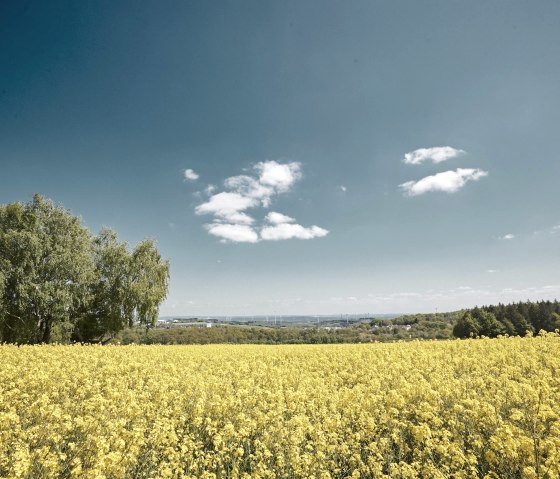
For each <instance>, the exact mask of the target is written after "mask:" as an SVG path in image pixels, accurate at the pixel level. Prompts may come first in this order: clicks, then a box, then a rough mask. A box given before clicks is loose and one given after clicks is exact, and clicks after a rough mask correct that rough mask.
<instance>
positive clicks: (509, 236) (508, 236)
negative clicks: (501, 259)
mask: <svg viewBox="0 0 560 479" xmlns="http://www.w3.org/2000/svg"><path fill="white" fill-rule="evenodd" d="M514 238H515V235H514V234H511V233H508V234H507V235H504V236H501V237H500V239H502V240H512V239H514Z"/></svg>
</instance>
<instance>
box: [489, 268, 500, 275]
mask: <svg viewBox="0 0 560 479" xmlns="http://www.w3.org/2000/svg"><path fill="white" fill-rule="evenodd" d="M486 272H487V273H490V274H494V273H499V272H500V270H497V269H487V270H486Z"/></svg>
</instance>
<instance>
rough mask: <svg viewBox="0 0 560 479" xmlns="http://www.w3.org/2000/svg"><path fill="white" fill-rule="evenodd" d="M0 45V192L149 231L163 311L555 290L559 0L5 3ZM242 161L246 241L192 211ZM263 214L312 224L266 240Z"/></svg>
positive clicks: (444, 305) (465, 301)
mask: <svg viewBox="0 0 560 479" xmlns="http://www.w3.org/2000/svg"><path fill="white" fill-rule="evenodd" d="M0 45H2V48H0V166H1V169H0V202H2V203H6V202H13V201H26V200H28V199H30V197H31V195H32V194H33V193H34V192H39V193H42V194H44V195H46V196H49V197H51V198H53V199H54V200H55V201H57V202H60V203H62V204H64V205H65V206H66V207H68V208H70V209H71V210H72V211H73V212H74V213H76V214H79V215H81V216H82V217H83V219H84V222H85V223H86V224H87V226H88V227H90V228H91V229H92V230H93V231H97V230H99V228H100V227H101V226H102V225H108V226H111V227H113V228H115V229H116V230H117V231H118V232H119V234H120V236H121V238H123V239H126V240H128V241H129V242H131V243H135V242H137V241H138V240H140V239H142V238H144V237H152V238H156V239H157V240H158V244H159V248H160V250H161V252H162V253H163V255H164V256H165V257H167V258H169V259H170V260H171V285H170V293H169V298H168V300H167V301H166V302H165V304H164V305H163V307H162V310H161V313H162V314H164V315H167V314H177V315H178V314H182V315H191V314H192V315H206V314H208V315H211V314H225V315H237V314H330V313H333V314H338V313H365V312H370V313H386V312H414V311H433V310H434V309H435V308H439V310H440V311H442V310H449V309H456V308H460V307H463V306H470V305H474V304H483V303H484V304H487V303H493V302H497V301H504V302H505V301H511V300H525V299H538V298H554V297H558V298H560V278H559V276H558V271H559V270H560V268H559V267H560V254H559V253H560V227H558V225H560V211H559V206H560V186H559V185H560V153H559V152H560V134H559V126H560V2H558V1H537V2H530V1H507V2H506V1H464V2H459V1H447V0H445V1H443V0H442V1H423V2H416V1H408V2H405V1H398V2H393V1H385V2H381V1H310V0H306V1H301V0H298V1H282V2H272V1H263V0H258V1H257V0H255V1H249V0H243V1H220V2H218V1H215V2H207V1H202V0H201V1H174V2H173V1H170V2H167V1H165V2H143V1H134V2H115V1H100V2H76V1H57V0H53V1H49V2H41V1H3V2H1V3H0ZM442 146H450V147H453V148H455V149H457V150H463V151H464V152H465V153H462V154H458V155H457V156H455V157H453V158H449V159H447V161H441V162H439V163H434V162H433V161H430V157H429V156H430V155H429V154H427V155H424V156H425V157H426V161H423V162H421V164H415V165H413V164H407V163H405V162H404V161H403V159H404V157H405V154H406V153H408V152H412V151H414V150H417V149H419V148H432V147H442ZM271 161H276V162H277V163H278V164H280V165H287V164H292V165H296V166H294V168H295V170H294V171H293V172H294V173H296V174H295V175H294V177H293V178H292V180H293V181H292V180H290V181H288V182H284V183H283V184H282V185H283V186H282V185H281V187H279V186H278V184H275V185H272V183H271V182H270V181H269V182H268V183H267V182H266V181H265V180H262V178H261V179H260V180H259V175H260V172H261V170H262V169H263V167H264V166H263V165H271V164H272V163H267V162H271ZM259 165H260V166H259ZM259 168H260V170H259ZM458 168H462V169H463V170H460V172H461V171H462V176H463V178H467V179H468V177H473V175H474V177H475V178H478V179H472V180H471V181H466V182H464V184H461V182H457V180H458V175H457V169H458ZM186 169H192V170H193V171H194V172H196V173H197V175H198V176H199V177H198V179H196V180H188V179H187V178H185V176H184V171H185V170H186ZM296 170H297V171H296ZM465 170H469V171H466V172H465ZM449 171H451V172H454V173H447V174H446V175H444V176H441V175H440V176H438V177H436V178H431V179H428V180H424V182H423V183H420V184H417V185H415V186H414V185H412V184H410V183H408V185H409V186H410V187H411V188H416V189H413V190H410V192H412V193H414V192H416V193H421V194H416V195H410V194H407V191H406V189H405V188H404V187H400V186H399V185H403V184H405V183H407V182H417V181H419V180H421V179H422V178H426V177H429V176H434V175H437V174H438V173H445V172H449ZM280 173H281V172H280ZM485 173H487V174H486V175H484V174H485ZM237 175H248V176H250V177H252V178H253V179H254V182H253V186H255V185H257V186H259V185H260V186H263V185H264V186H268V187H269V188H272V191H271V190H269V191H268V193H266V194H264V196H263V195H262V194H261V196H258V195H257V200H256V201H257V202H260V203H259V205H256V206H252V207H251V208H248V209H246V210H236V212H244V213H245V214H249V215H250V216H251V217H252V218H253V219H254V224H253V225H251V226H246V227H245V229H244V231H245V233H246V232H247V228H252V230H253V231H254V232H255V235H256V236H253V239H255V238H256V239H255V242H252V243H248V242H234V241H226V242H221V241H220V238H219V237H217V236H213V235H211V234H209V229H211V228H212V226H205V225H212V224H214V226H216V225H218V224H219V225H223V224H224V223H228V224H231V223H235V221H233V220H232V218H231V214H230V215H229V217H228V216H227V215H226V216H224V215H222V216H219V215H218V216H216V215H213V214H196V211H195V210H196V208H197V206H200V205H202V204H204V203H206V202H208V201H209V200H211V198H210V196H209V195H208V194H207V193H205V191H204V190H205V188H206V187H207V186H208V185H215V187H216V190H215V191H214V192H213V194H214V195H215V194H218V193H220V192H224V191H230V192H232V191H233V192H235V191H239V189H235V188H232V187H231V186H230V188H229V189H228V188H226V187H225V186H224V181H225V180H226V179H227V178H230V177H232V176H237ZM245 181H248V180H245ZM263 181H264V183H263ZM342 186H343V187H344V190H345V191H343V188H342ZM438 188H439V189H441V188H443V189H446V190H447V191H430V190H434V189H436V190H437V189H438ZM410 192H409V193H410ZM247 194H248V193H247V191H245V192H244V193H242V194H241V196H242V197H244V198H246V197H247ZM244 195H245V196H244ZM263 198H265V199H267V200H268V202H269V203H270V205H269V206H268V207H263V206H262V199H263ZM265 203H266V202H265ZM271 211H273V212H279V213H282V214H285V215H288V216H290V217H293V218H294V219H295V222H294V223H292V224H296V223H297V224H300V225H302V228H301V229H299V230H298V231H299V234H300V235H301V234H303V235H305V234H307V233H305V232H306V231H307V232H309V230H304V229H303V228H309V227H311V226H313V225H316V226H318V227H319V228H322V230H326V231H328V234H326V235H324V232H323V233H322V234H323V235H322V237H316V238H313V239H286V240H278V241H272V240H265V239H263V233H262V232H261V229H262V228H263V227H264V226H265V223H266V221H265V220H264V217H265V215H266V214H267V213H269V212H271ZM198 212H200V209H199V210H198ZM230 213H231V211H230ZM555 227H556V228H555ZM290 228H291V227H290ZM298 228H299V227H298ZM322 230H321V231H322ZM290 231H293V230H290ZM314 231H315V232H317V231H319V230H314ZM302 232H303V233H302ZM259 234H260V236H259ZM506 235H509V236H506ZM273 236H274V235H273ZM311 236H314V235H313V234H311ZM317 236H321V235H317ZM508 238H509V239H508Z"/></svg>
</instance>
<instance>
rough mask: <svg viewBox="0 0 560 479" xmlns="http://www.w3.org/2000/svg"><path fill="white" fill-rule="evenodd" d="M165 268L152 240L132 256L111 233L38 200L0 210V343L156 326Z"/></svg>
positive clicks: (92, 337)
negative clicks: (91, 228) (94, 228)
mask: <svg viewBox="0 0 560 479" xmlns="http://www.w3.org/2000/svg"><path fill="white" fill-rule="evenodd" d="M168 279H169V263H168V262H167V261H165V260H163V259H162V257H161V256H160V254H159V252H158V251H157V249H156V246H155V242H154V241H152V240H145V241H142V242H140V243H139V244H138V245H137V246H136V247H135V248H134V249H133V250H132V251H131V250H130V248H129V247H128V245H127V244H126V243H125V242H121V241H119V240H118V238H117V235H116V233H115V232H113V231H111V230H110V229H103V230H102V231H101V233H100V234H99V235H98V236H93V235H92V234H91V233H90V231H89V230H88V229H87V228H85V227H84V226H83V225H82V222H81V219H80V218H78V217H76V216H73V215H72V214H71V213H70V212H69V211H68V210H66V209H64V208H62V207H61V206H57V205H55V204H54V203H53V202H52V201H51V200H48V199H45V198H43V197H42V196H40V195H35V196H34V197H33V200H32V201H30V202H28V203H11V204H5V205H0V342H11V343H49V342H51V341H58V342H69V341H84V342H99V341H101V342H104V341H107V340H109V339H110V338H112V337H113V336H114V335H115V334H116V333H117V332H118V331H120V330H122V329H123V328H124V327H126V326H132V325H134V324H141V325H145V326H150V325H153V324H155V322H156V320H157V317H158V311H159V305H160V304H161V302H162V301H163V300H164V299H165V297H166V295H167V287H168Z"/></svg>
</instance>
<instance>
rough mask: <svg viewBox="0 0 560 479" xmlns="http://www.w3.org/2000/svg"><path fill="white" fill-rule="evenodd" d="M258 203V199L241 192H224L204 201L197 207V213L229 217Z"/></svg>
mask: <svg viewBox="0 0 560 479" xmlns="http://www.w3.org/2000/svg"><path fill="white" fill-rule="evenodd" d="M257 204H258V201H257V200H256V199H254V198H250V197H248V196H243V195H241V194H239V193H231V192H226V191H224V192H222V193H217V194H215V195H212V196H211V197H210V199H209V200H208V201H207V202H206V203H202V204H201V205H198V206H197V207H196V208H195V210H194V211H195V213H196V214H197V215H205V214H209V213H212V214H215V215H216V216H220V217H227V216H228V215H231V214H233V213H237V212H240V211H244V210H246V209H248V208H252V207H254V206H256V205H257Z"/></svg>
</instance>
